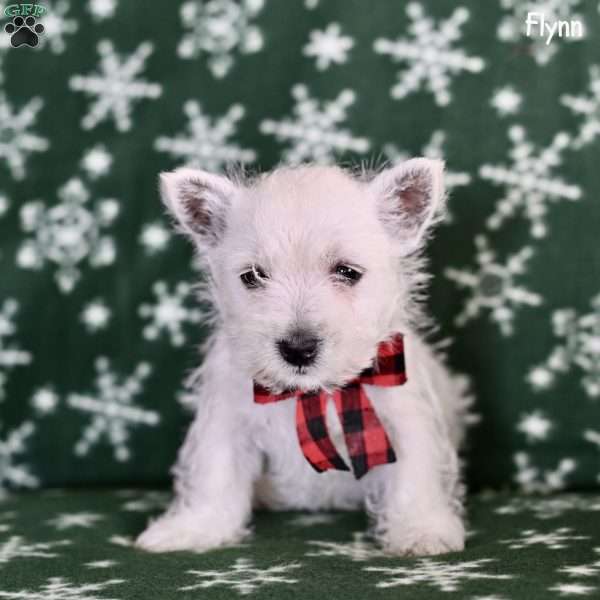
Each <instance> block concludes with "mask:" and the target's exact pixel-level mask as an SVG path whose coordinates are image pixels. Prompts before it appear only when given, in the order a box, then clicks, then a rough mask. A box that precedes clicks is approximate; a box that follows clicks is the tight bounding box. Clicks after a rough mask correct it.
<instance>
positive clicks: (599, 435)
mask: <svg viewBox="0 0 600 600" xmlns="http://www.w3.org/2000/svg"><path fill="white" fill-rule="evenodd" d="M583 439H584V440H585V441H586V442H590V443H591V444H594V445H596V446H598V450H600V431H595V430H594V429H586V430H585V431H584V432H583ZM596 479H597V481H598V483H600V473H598V476H597V477H596Z"/></svg>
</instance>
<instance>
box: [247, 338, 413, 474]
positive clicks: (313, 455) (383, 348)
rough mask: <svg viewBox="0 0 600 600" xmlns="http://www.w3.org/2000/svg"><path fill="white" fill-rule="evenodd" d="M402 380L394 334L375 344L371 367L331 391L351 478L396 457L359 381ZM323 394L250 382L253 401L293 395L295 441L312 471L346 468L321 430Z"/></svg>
mask: <svg viewBox="0 0 600 600" xmlns="http://www.w3.org/2000/svg"><path fill="white" fill-rule="evenodd" d="M405 382H406V368H405V362H404V343H403V337H402V335H401V334H398V335H396V336H394V337H393V338H392V339H391V340H390V341H389V342H382V343H381V344H379V348H378V351H377V357H376V359H375V365H374V366H373V367H370V368H368V369H365V370H364V371H363V372H362V373H361V374H360V375H359V376H358V377H356V378H355V379H353V380H352V381H351V382H350V383H348V384H346V385H345V386H344V387H343V388H340V389H339V390H335V391H334V392H333V393H332V396H333V399H334V402H335V407H336V409H337V413H338V416H339V418H340V422H341V424H342V429H343V431H344V438H345V440H346V448H347V449H348V454H349V456H350V460H351V462H352V470H353V472H354V476H355V477H356V479H360V478H361V477H362V476H363V475H364V474H365V473H366V472H367V471H368V470H369V469H371V468H372V467H375V466H377V465H381V464H385V463H391V462H395V461H396V455H395V453H394V449H393V448H392V445H391V443H390V440H389V438H388V436H387V434H386V432H385V429H384V428H383V425H382V424H381V421H380V420H379V419H378V418H377V414H376V413H375V409H374V408H373V405H372V404H371V401H370V400H369V397H368V396H367V394H366V393H365V391H364V390H363V386H362V384H363V383H366V384H369V385H378V386H383V387H391V386H396V385H402V384H403V383H405ZM328 395H329V394H328V393H326V392H323V391H318V390H317V391H311V392H302V391H294V392H284V393H283V394H271V393H270V392H269V391H268V390H266V389H265V388H263V387H262V386H260V385H258V384H256V383H255V384H254V402H256V403H258V404H269V403H271V402H279V401H280V400H286V399H288V398H292V397H294V398H296V431H297V433H298V440H299V441H300V447H301V448H302V452H303V453H304V456H305V458H306V460H308V462H309V463H310V464H311V465H312V467H313V468H314V469H315V471H318V472H319V473H320V472H322V471H326V470H327V469H338V470H340V471H348V470H349V468H348V466H347V465H346V463H345V462H344V460H343V459H342V457H341V456H340V455H339V454H338V452H337V451H336V449H335V446H334V445H333V442H332V441H331V438H330V437H329V432H328V431H327V424H326V421H325V410H326V406H327V398H328Z"/></svg>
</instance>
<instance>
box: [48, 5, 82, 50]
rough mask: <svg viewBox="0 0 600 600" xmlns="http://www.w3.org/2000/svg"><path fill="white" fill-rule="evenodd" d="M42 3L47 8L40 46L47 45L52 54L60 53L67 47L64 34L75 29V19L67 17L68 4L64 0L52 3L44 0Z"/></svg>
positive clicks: (68, 33) (69, 33) (70, 33)
mask: <svg viewBox="0 0 600 600" xmlns="http://www.w3.org/2000/svg"><path fill="white" fill-rule="evenodd" d="M44 5H45V6H46V8H47V9H48V10H47V12H46V13H45V14H44V20H43V23H44V35H42V36H41V37H40V42H41V43H40V48H45V47H46V46H49V47H50V51H51V52H52V53H53V54H62V53H63V52H64V51H65V49H66V47H67V45H66V43H65V36H67V35H72V34H74V33H75V32H76V31H77V21H76V20H75V19H70V18H68V17H67V13H68V12H69V9H70V5H69V3H68V2H67V1H66V0H58V1H57V2H54V3H52V2H49V1H48V0H46V1H45V3H44Z"/></svg>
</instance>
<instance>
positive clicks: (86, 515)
mask: <svg viewBox="0 0 600 600" xmlns="http://www.w3.org/2000/svg"><path fill="white" fill-rule="evenodd" d="M103 518H104V517H103V516H102V515H99V514H97V513H90V512H79V513H61V514H60V515H57V516H56V517H54V518H53V519H50V520H48V521H46V524H47V525H50V526H51V527H54V529H56V530H57V531H64V530H65V529H71V528H73V527H83V528H85V529H89V528H90V527H94V526H95V525H96V523H97V522H98V521H101V520H102V519H103Z"/></svg>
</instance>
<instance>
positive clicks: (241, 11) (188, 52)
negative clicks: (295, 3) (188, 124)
mask: <svg viewBox="0 0 600 600" xmlns="http://www.w3.org/2000/svg"><path fill="white" fill-rule="evenodd" d="M263 4H264V0H240V1H239V2H238V1H235V0H208V1H207V2H200V1H199V0H191V1H189V2H184V3H183V4H182V5H181V11H180V14H181V22H182V24H183V27H184V28H185V29H186V33H185V34H184V35H183V37H182V38H181V42H180V43H179V46H178V47H177V54H178V55H179V56H180V57H181V58H184V59H191V58H197V57H199V56H200V55H201V54H203V53H206V54H208V55H209V58H208V61H207V64H208V68H209V69H210V71H211V73H212V74H213V75H214V76H215V77H217V78H222V77H225V75H227V73H228V72H229V70H230V69H231V68H232V67H233V64H234V57H233V52H234V51H236V50H239V52H240V53H242V54H253V53H255V52H258V51H259V50H260V49H261V48H262V46H263V36H262V34H261V31H260V29H259V28H258V27H257V26H256V25H253V24H252V19H253V18H254V17H256V16H257V15H258V14H259V13H260V11H261V10H262V8H263Z"/></svg>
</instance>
